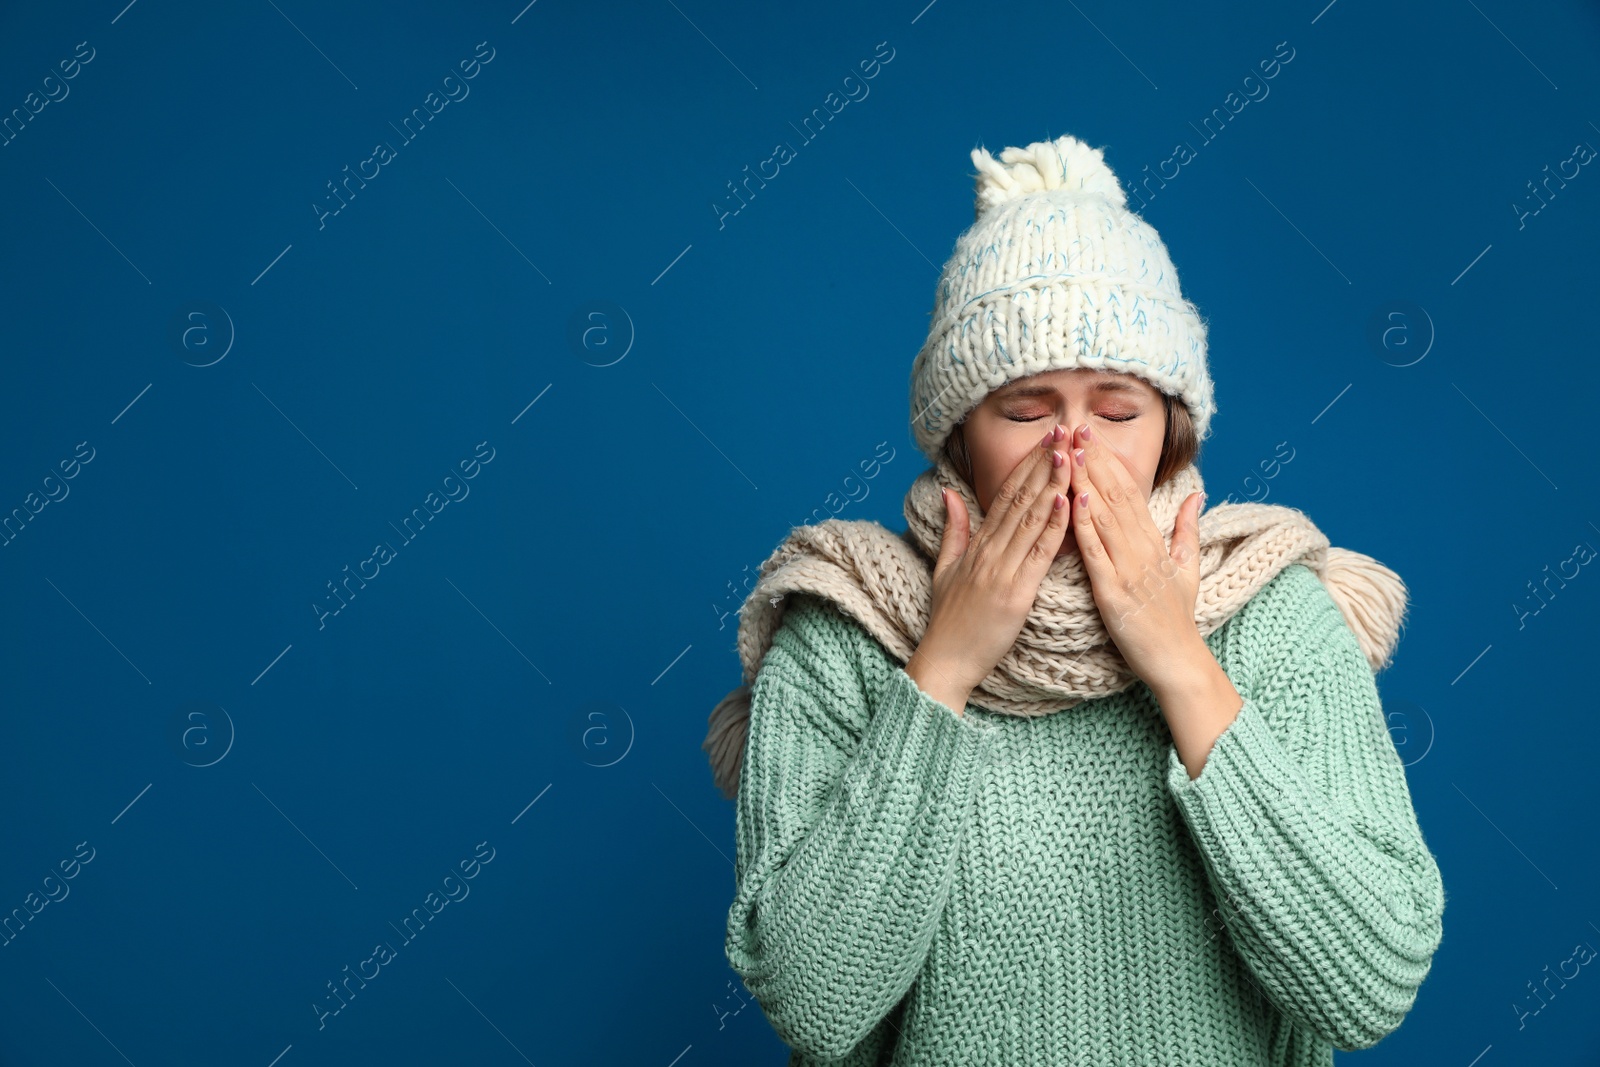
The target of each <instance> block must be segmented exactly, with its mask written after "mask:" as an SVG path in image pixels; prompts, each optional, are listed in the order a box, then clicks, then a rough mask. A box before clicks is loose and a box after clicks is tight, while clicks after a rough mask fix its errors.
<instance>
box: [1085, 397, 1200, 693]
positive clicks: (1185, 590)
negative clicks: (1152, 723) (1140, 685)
mask: <svg viewBox="0 0 1600 1067" xmlns="http://www.w3.org/2000/svg"><path fill="white" fill-rule="evenodd" d="M1080 448H1081V449H1082V450H1083V459H1084V462H1083V465H1081V466H1080V465H1079V464H1078V462H1077V460H1076V456H1075V455H1074V454H1073V453H1075V452H1076V450H1077V449H1080ZM1068 463H1069V465H1070V466H1071V467H1072V494H1073V497H1072V529H1073V531H1074V534H1075V536H1076V538H1077V542H1078V552H1079V554H1080V555H1081V556H1082V558H1083V565H1084V568H1085V570H1087V571H1088V574H1089V583H1090V588H1091V590H1092V592H1093V595H1094V601H1095V604H1096V605H1097V606H1098V607H1099V609H1100V616H1101V618H1102V619H1103V620H1104V621H1105V625H1106V630H1107V632H1108V633H1109V634H1110V635H1111V639H1112V641H1113V642H1115V644H1116V646H1117V649H1118V651H1120V652H1121V653H1122V658H1123V659H1124V660H1126V661H1127V664H1128V666H1129V668H1130V669H1132V670H1133V672H1134V673H1135V674H1137V675H1138V676H1139V677H1140V678H1141V679H1142V680H1143V681H1144V682H1145V684H1146V685H1148V686H1149V687H1150V689H1151V690H1152V691H1153V692H1154V693H1156V694H1157V695H1158V696H1159V695H1160V694H1161V693H1162V692H1163V691H1165V690H1166V689H1168V688H1170V687H1172V686H1175V685H1179V684H1181V683H1182V680H1183V679H1184V677H1185V676H1186V675H1187V674H1188V673H1189V672H1191V671H1192V670H1193V665H1194V664H1195V663H1196V662H1199V661H1200V660H1199V659H1198V657H1199V653H1201V652H1204V653H1205V658H1206V659H1210V658H1211V656H1210V650H1209V649H1207V648H1206V647H1205V642H1204V640H1203V639H1202V638H1201V637H1200V630H1199V627H1198V626H1196V625H1195V621H1194V603H1195V596H1196V595H1197V594H1198V592H1199V589H1200V527H1199V519H1200V504H1201V497H1202V494H1200V493H1192V494H1190V496H1189V498H1188V499H1187V500H1185V501H1184V502H1183V503H1182V505H1180V506H1179V508H1178V517H1177V521H1176V524H1175V526H1174V528H1173V534H1172V549H1171V551H1170V552H1169V551H1168V549H1167V545H1166V541H1165V540H1164V539H1163V538H1162V536H1161V531H1160V530H1158V529H1157V528H1156V524H1155V520H1154V519H1153V518H1152V517H1151V515H1150V505H1149V503H1148V502H1147V501H1146V500H1145V498H1144V492H1143V490H1142V489H1141V488H1140V486H1139V483H1138V482H1137V481H1136V480H1135V478H1136V475H1135V472H1134V470H1133V468H1132V467H1131V466H1130V465H1129V463H1128V460H1127V458H1126V457H1124V456H1123V455H1122V453H1121V452H1119V451H1118V450H1117V449H1116V448H1115V447H1114V446H1111V445H1110V444H1109V443H1107V442H1105V441H1103V440H1101V439H1100V437H1099V435H1097V434H1093V433H1091V432H1090V431H1089V428H1088V426H1082V427H1079V428H1078V429H1077V430H1076V431H1074V433H1073V442H1072V445H1071V451H1070V452H1069V459H1068ZM1085 494H1086V495H1087V503H1082V501H1084V500H1085Z"/></svg>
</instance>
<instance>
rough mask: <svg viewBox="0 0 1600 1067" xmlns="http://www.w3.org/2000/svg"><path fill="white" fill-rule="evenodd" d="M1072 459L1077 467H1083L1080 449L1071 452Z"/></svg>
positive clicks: (1081, 450)
mask: <svg viewBox="0 0 1600 1067" xmlns="http://www.w3.org/2000/svg"><path fill="white" fill-rule="evenodd" d="M1072 458H1073V460H1074V461H1075V462H1076V463H1077V464H1078V466H1080V467H1081V466H1083V449H1081V448H1075V449H1073V450H1072Z"/></svg>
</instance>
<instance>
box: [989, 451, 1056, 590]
mask: <svg viewBox="0 0 1600 1067" xmlns="http://www.w3.org/2000/svg"><path fill="white" fill-rule="evenodd" d="M1053 432H1054V431H1052V433H1053ZM1061 435H1062V438H1063V439H1065V437H1066V428H1065V427H1061ZM1056 444H1057V442H1056V441H1055V440H1053V439H1052V440H1051V441H1050V443H1049V445H1048V446H1047V447H1048V448H1049V449H1050V451H1049V453H1048V455H1049V457H1050V461H1049V465H1048V466H1047V467H1045V468H1044V469H1045V472H1046V473H1045V480H1044V482H1043V484H1042V485H1040V487H1039V489H1038V492H1037V493H1035V494H1034V496H1033V498H1032V499H1031V500H1029V501H1028V502H1027V504H1026V506H1025V507H1022V506H1021V504H1022V501H1021V499H1020V498H1019V499H1018V501H1017V506H1018V515H1017V519H1016V523H1015V525H1014V526H1013V527H1012V529H1011V538H1010V540H1009V541H1007V542H1006V547H1005V551H1004V552H1003V553H1002V554H1001V559H1002V561H1003V563H1004V565H1005V566H1007V567H1008V568H1009V571H1008V573H1011V574H1015V573H1017V572H1018V571H1020V570H1021V569H1022V567H1023V561H1024V560H1026V559H1027V558H1028V554H1029V553H1030V552H1031V551H1033V547H1034V545H1036V544H1037V543H1038V541H1039V538H1040V537H1041V535H1042V534H1043V533H1044V530H1045V527H1046V526H1047V525H1048V524H1049V522H1050V517H1051V513H1052V512H1053V511H1054V510H1055V502H1056V496H1057V494H1061V495H1063V496H1064V495H1065V494H1066V493H1067V491H1068V490H1069V489H1070V487H1071V474H1070V472H1069V471H1068V469H1067V466H1068V460H1067V457H1066V455H1065V453H1064V451H1063V450H1062V449H1060V448H1057V447H1054V446H1055V445H1056Z"/></svg>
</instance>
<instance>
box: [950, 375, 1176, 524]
mask: <svg viewBox="0 0 1600 1067" xmlns="http://www.w3.org/2000/svg"><path fill="white" fill-rule="evenodd" d="M1058 422H1059V423H1060V424H1061V425H1062V426H1063V427H1064V428H1065V429H1066V431H1067V436H1066V437H1065V438H1063V439H1062V440H1061V441H1060V442H1059V443H1058V444H1056V445H1055V449H1056V451H1058V452H1060V453H1061V455H1062V457H1063V458H1065V459H1066V461H1067V463H1068V464H1071V463H1072V447H1073V442H1072V434H1073V432H1074V431H1075V430H1076V429H1077V428H1078V427H1079V426H1081V425H1083V424H1084V423H1088V424H1089V425H1090V426H1091V427H1092V428H1093V430H1094V434H1095V436H1096V437H1098V438H1099V439H1100V440H1101V441H1103V442H1104V443H1105V444H1106V445H1107V447H1109V448H1111V449H1112V450H1113V451H1115V452H1119V453H1121V454H1122V456H1123V458H1124V459H1126V460H1127V461H1128V466H1129V467H1131V468H1132V471H1133V480H1134V482H1135V483H1136V484H1137V485H1138V486H1139V490H1140V492H1142V493H1143V494H1144V499H1145V500H1146V501H1148V500H1149V499H1150V494H1151V492H1152V491H1153V490H1154V487H1155V479H1156V467H1157V465H1158V464H1159V463H1160V462H1161V446H1162V444H1163V443H1164V442H1165V440H1166V432H1167V420H1166V406H1165V402H1164V401H1163V400H1162V397H1161V392H1160V390H1158V389H1157V388H1156V387H1155V386H1153V385H1151V384H1150V383H1149V382H1147V381H1145V380H1144V379H1143V378H1139V377H1137V376H1135V375H1132V374H1122V373H1119V372H1116V371H1102V370H1096V369H1092V368H1088V367H1075V368H1073V369H1071V370H1053V371H1044V372H1042V373H1040V374H1034V375H1031V376H1030V377H1027V378H1021V379H1018V380H1017V381H1014V382H1011V383H1009V384H1007V385H1004V386H1001V387H1000V388H999V389H996V390H995V391H994V392H992V393H990V394H989V395H988V396H987V397H985V398H984V400H983V403H981V404H979V405H978V406H977V407H976V408H974V409H973V410H972V412H971V413H970V414H969V415H968V416H967V418H966V422H965V424H964V426H963V433H964V434H965V437H966V442H967V454H968V455H969V456H970V457H971V458H972V491H973V493H974V494H975V495H976V496H977V498H978V503H979V504H980V505H981V506H982V507H983V511H984V514H985V515H987V514H988V513H989V507H990V505H991V504H992V503H993V501H994V497H995V494H996V493H997V492H999V491H1000V486H1001V484H1002V483H1004V482H1005V480H1006V479H1007V478H1008V477H1010V475H1011V471H1012V469H1013V468H1015V467H1016V465H1017V464H1018V463H1019V462H1021V460H1022V458H1023V457H1024V456H1026V455H1027V454H1028V449H1030V448H1038V447H1039V443H1040V441H1041V440H1042V439H1043V438H1044V435H1045V432H1046V431H1048V430H1052V429H1054V428H1055V425H1056V423H1058ZM1077 506H1078V505H1077V502H1076V501H1074V500H1069V501H1068V502H1067V507H1068V508H1071V509H1076V508H1077ZM1077 550H1078V539H1077V532H1076V530H1075V529H1074V526H1073V523H1072V522H1071V521H1069V522H1068V524H1067V534H1066V537H1065V538H1063V540H1062V542H1061V549H1060V551H1058V552H1057V553H1056V555H1057V556H1064V555H1066V554H1067V553H1068V552H1076V551H1077Z"/></svg>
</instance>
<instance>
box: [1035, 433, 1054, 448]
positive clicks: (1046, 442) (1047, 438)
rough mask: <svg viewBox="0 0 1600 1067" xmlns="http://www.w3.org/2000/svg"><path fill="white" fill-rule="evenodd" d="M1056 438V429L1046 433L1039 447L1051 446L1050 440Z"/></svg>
mask: <svg viewBox="0 0 1600 1067" xmlns="http://www.w3.org/2000/svg"><path fill="white" fill-rule="evenodd" d="M1055 439H1056V432H1055V431H1054V430H1051V431H1050V432H1049V433H1047V434H1045V435H1044V439H1043V440H1041V441H1040V442H1039V447H1040V448H1049V447H1050V442H1051V441H1054V440H1055Z"/></svg>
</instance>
